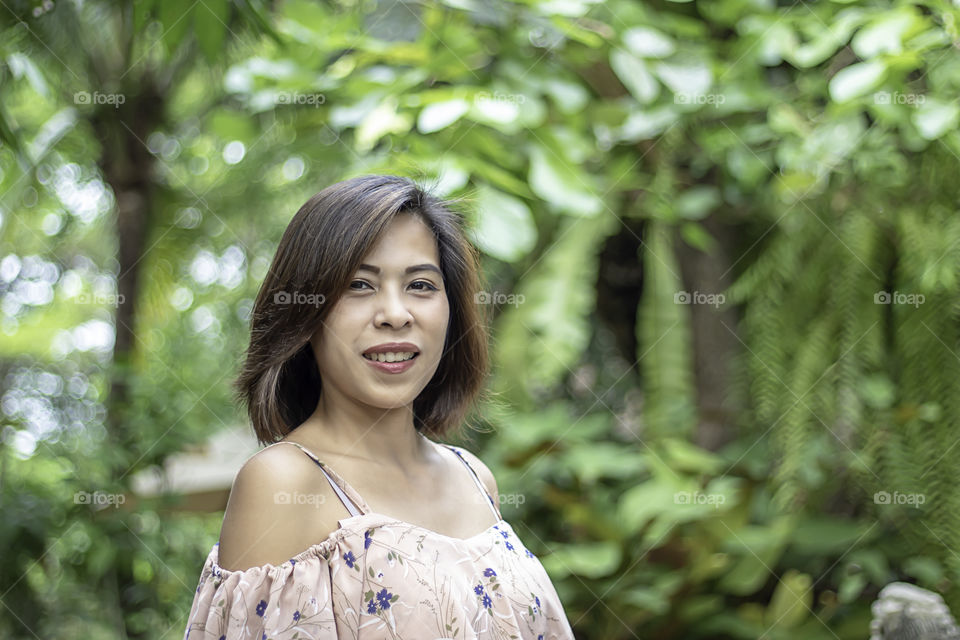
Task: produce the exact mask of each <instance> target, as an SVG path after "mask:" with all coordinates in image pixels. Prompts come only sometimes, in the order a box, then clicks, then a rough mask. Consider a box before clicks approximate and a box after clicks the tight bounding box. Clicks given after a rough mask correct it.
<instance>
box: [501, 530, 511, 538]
mask: <svg viewBox="0 0 960 640" xmlns="http://www.w3.org/2000/svg"><path fill="white" fill-rule="evenodd" d="M500 535H502V536H503V537H504V539H506V538H509V537H510V534H509V533H507V532H506V531H501V532H500Z"/></svg>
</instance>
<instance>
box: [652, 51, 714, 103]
mask: <svg viewBox="0 0 960 640" xmlns="http://www.w3.org/2000/svg"><path fill="white" fill-rule="evenodd" d="M654 71H655V72H656V74H657V77H659V78H660V80H661V81H662V82H663V84H665V85H667V86H668V87H669V88H670V90H671V91H673V92H674V93H676V94H681V95H687V96H699V95H703V94H704V93H706V92H707V91H708V90H709V89H710V85H712V84H713V73H712V72H711V71H710V67H708V66H707V65H706V64H705V63H703V62H702V61H700V60H690V61H687V62H669V63H668V62H660V63H658V64H657V65H655V66H654Z"/></svg>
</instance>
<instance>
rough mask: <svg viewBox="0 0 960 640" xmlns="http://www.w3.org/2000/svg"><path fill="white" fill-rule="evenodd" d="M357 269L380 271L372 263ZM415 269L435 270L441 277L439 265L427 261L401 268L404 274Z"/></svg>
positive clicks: (375, 272)
mask: <svg viewBox="0 0 960 640" xmlns="http://www.w3.org/2000/svg"><path fill="white" fill-rule="evenodd" d="M357 271H369V272H371V273H373V274H379V273H380V267H375V266H374V265H372V264H361V265H360V267H359V268H358V269H357ZM417 271H433V272H435V273H436V274H437V275H439V276H441V277H443V272H442V271H440V269H439V267H437V266H436V265H432V264H429V263H425V264H415V265H413V266H411V267H407V268H406V269H404V270H403V274H404V275H409V274H411V273H416V272H417Z"/></svg>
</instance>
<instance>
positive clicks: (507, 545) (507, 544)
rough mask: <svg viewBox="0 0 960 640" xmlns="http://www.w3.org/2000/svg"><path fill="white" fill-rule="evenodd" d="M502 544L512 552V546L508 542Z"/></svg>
mask: <svg viewBox="0 0 960 640" xmlns="http://www.w3.org/2000/svg"><path fill="white" fill-rule="evenodd" d="M503 544H504V545H506V547H507V549H508V550H510V551H513V545H512V544H510V543H509V542H504V543H503Z"/></svg>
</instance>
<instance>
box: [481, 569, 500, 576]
mask: <svg viewBox="0 0 960 640" xmlns="http://www.w3.org/2000/svg"><path fill="white" fill-rule="evenodd" d="M483 575H485V576H487V577H488V578H490V577H492V576H495V575H497V572H496V571H494V570H493V569H491V568H490V567H487V568H486V569H484V570H483Z"/></svg>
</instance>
